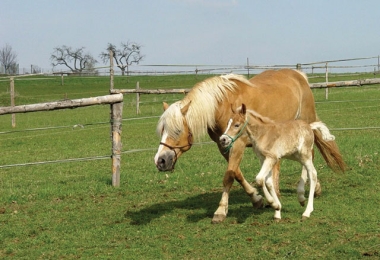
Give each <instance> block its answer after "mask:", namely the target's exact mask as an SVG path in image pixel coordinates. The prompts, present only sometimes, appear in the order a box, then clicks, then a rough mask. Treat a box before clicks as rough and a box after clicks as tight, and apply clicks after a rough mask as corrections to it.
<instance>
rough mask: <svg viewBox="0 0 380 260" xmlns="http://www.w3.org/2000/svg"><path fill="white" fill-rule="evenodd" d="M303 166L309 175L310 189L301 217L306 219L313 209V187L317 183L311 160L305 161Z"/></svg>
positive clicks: (315, 171)
mask: <svg viewBox="0 0 380 260" xmlns="http://www.w3.org/2000/svg"><path fill="white" fill-rule="evenodd" d="M305 167H306V169H307V173H308V175H309V181H310V191H309V198H308V202H307V207H306V210H305V212H304V213H303V214H302V219H306V218H308V217H310V214H311V212H313V210H314V192H315V187H316V184H317V170H316V169H315V167H314V165H313V161H312V160H311V159H310V160H308V161H306V163H305Z"/></svg>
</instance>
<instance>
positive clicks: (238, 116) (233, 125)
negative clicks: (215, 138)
mask: <svg viewBox="0 0 380 260" xmlns="http://www.w3.org/2000/svg"><path fill="white" fill-rule="evenodd" d="M232 112H233V114H232V117H231V118H230V120H229V122H228V125H227V129H226V130H225V131H224V133H223V135H221V136H220V138H219V142H220V145H221V146H222V147H225V148H226V153H227V152H228V151H229V150H230V148H231V146H232V145H233V143H234V142H235V141H236V140H237V139H238V138H239V137H240V136H241V135H242V134H243V132H244V130H245V128H246V126H247V124H248V117H247V108H246V106H245V104H242V105H241V108H240V109H238V111H234V110H232Z"/></svg>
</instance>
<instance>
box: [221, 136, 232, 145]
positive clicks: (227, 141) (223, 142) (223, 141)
mask: <svg viewBox="0 0 380 260" xmlns="http://www.w3.org/2000/svg"><path fill="white" fill-rule="evenodd" d="M231 141H232V139H231V137H229V136H228V135H222V136H221V137H219V143H220V145H221V146H222V147H227V146H229V145H230V144H231Z"/></svg>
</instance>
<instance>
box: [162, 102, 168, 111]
mask: <svg viewBox="0 0 380 260" xmlns="http://www.w3.org/2000/svg"><path fill="white" fill-rule="evenodd" d="M162 105H163V108H164V111H165V110H166V109H168V107H169V104H168V103H166V102H162Z"/></svg>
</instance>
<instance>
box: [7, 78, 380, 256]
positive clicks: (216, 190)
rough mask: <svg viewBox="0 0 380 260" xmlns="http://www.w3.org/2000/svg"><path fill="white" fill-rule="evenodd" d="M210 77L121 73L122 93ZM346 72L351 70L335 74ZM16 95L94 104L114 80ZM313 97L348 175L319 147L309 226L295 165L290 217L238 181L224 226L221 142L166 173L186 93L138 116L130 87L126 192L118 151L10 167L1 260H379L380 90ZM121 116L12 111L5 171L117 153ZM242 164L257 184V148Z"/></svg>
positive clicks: (101, 110) (48, 84) (285, 174)
mask: <svg viewBox="0 0 380 260" xmlns="http://www.w3.org/2000/svg"><path fill="white" fill-rule="evenodd" d="M209 76H210V75H198V76H195V75H184V76H138V77H137V76H136V77H135V76H133V77H129V78H126V77H124V78H123V77H116V78H115V88H135V85H136V82H137V81H139V82H140V88H146V89H164V88H167V89H172V88H191V87H192V86H193V85H194V84H195V83H196V82H198V81H201V80H203V79H204V78H207V77H209ZM360 77H361V78H365V77H373V75H372V76H371V75H364V76H360ZM32 79H33V80H32ZM334 79H335V80H334ZM344 79H350V78H349V77H335V78H334V77H331V78H330V79H329V81H338V80H344ZM352 79H357V78H352ZM320 80H323V79H320ZM310 81H311V82H313V80H310ZM15 89H16V105H21V104H32V103H39V102H49V101H56V100H61V99H66V98H68V99H76V98H85V97H90V96H101V95H106V94H108V92H109V78H107V77H93V78H92V77H67V78H65V84H64V86H61V79H60V77H34V78H33V77H32V78H22V79H20V80H16V81H15ZM313 93H314V96H315V99H316V102H317V103H316V107H317V112H318V115H319V117H320V118H321V119H322V120H323V121H324V122H325V123H326V124H327V125H328V126H329V128H330V129H332V133H333V134H334V135H335V136H336V138H337V143H338V145H339V147H340V149H341V152H342V154H343V156H344V158H345V160H346V162H347V164H348V166H349V168H350V169H349V170H348V171H347V172H346V173H333V172H332V171H331V170H329V169H328V168H327V167H326V165H325V163H324V162H323V160H322V159H321V157H320V155H319V153H316V160H315V166H316V169H317V171H318V177H319V179H320V181H321V184H322V189H323V193H322V196H321V197H319V198H317V199H316V200H315V201H314V212H313V213H312V215H311V218H310V219H309V220H307V221H304V222H301V221H300V220H301V214H302V212H303V210H304V209H303V208H301V207H300V206H299V203H298V201H297V194H296V183H297V181H298V178H299V175H300V166H299V165H298V164H297V163H295V162H290V161H284V162H283V163H282V175H281V193H282V197H281V202H282V205H283V210H282V217H283V219H282V221H281V222H280V223H275V222H274V221H273V210H272V209H271V208H265V209H253V208H252V205H251V203H250V201H249V198H248V196H247V195H246V194H245V193H244V191H243V189H242V188H241V187H240V186H239V185H238V184H237V183H236V182H235V184H234V186H233V188H232V191H231V196H230V204H229V214H228V217H227V219H226V220H225V222H223V223H221V224H218V225H212V224H211V219H212V216H213V213H214V211H215V210H216V208H217V207H218V203H219V200H220V198H221V191H222V178H223V175H224V171H225V169H226V162H225V161H224V159H222V157H221V156H220V154H219V152H218V151H217V148H216V145H215V144H213V143H210V142H209V141H210V140H209V138H208V137H205V138H204V141H205V143H202V144H197V145H194V146H193V147H192V148H191V150H190V151H189V152H187V153H185V154H184V155H183V156H182V157H181V158H180V160H179V162H178V163H177V165H176V170H175V171H174V172H168V173H161V172H158V171H157V169H156V168H155V166H154V163H153V157H154V155H155V153H156V149H157V147H158V142H159V138H158V137H157V135H156V133H155V127H156V124H157V121H158V116H159V115H160V114H161V112H162V101H168V102H169V103H172V102H174V101H176V100H178V99H181V98H182V97H183V95H182V94H162V95H142V96H141V102H142V103H141V106H140V110H141V114H140V115H136V107H135V105H136V94H129V95H125V97H124V111H123V118H124V120H123V133H122V142H123V155H122V165H121V185H120V187H119V188H115V187H112V186H111V159H109V158H102V159H99V160H91V161H75V162H59V163H44V164H39V165H25V166H17V167H16V166H14V167H1V168H0V230H1V232H0V258H2V259H8V258H9V259H12V258H16V259H19V258H21V259H76V258H82V259H94V258H100V259H222V258H224V259H267V258H272V259H283V258H291V259H378V258H379V257H380V249H379V248H380V218H379V216H378V213H379V212H380V211H379V209H378V208H377V206H378V201H379V200H380V188H379V184H380V174H379V170H380V166H379V165H380V155H379V153H380V144H379V140H380V129H371V128H369V127H380V109H379V108H380V102H379V101H380V88H379V86H378V85H377V86H376V85H375V86H363V87H349V88H335V89H330V90H329V99H328V100H325V90H324V89H314V90H313ZM9 105H10V97H9V82H7V81H3V79H1V80H0V106H9ZM109 113H110V111H109V106H108V105H103V106H92V107H86V108H77V109H71V110H70V109H69V110H57V111H47V112H37V113H27V114H17V115H16V123H17V126H16V128H14V129H13V128H12V127H11V116H10V115H3V116H1V118H0V166H4V165H12V164H27V163H34V162H46V161H59V160H65V159H71V158H88V157H95V156H104V157H107V156H109V155H110V154H111V140H110V125H109ZM74 125H83V126H84V127H83V128H82V127H73V126H74ZM366 127H367V128H366ZM36 128H43V129H40V130H37V129H36ZM347 128H366V129H360V130H358V129H356V130H349V129H347ZM241 168H242V171H243V172H244V173H245V176H246V178H247V179H248V180H250V181H253V180H254V177H255V176H256V174H257V172H258V171H259V163H258V160H257V159H256V158H255V157H254V155H253V152H252V151H251V150H250V149H247V151H246V154H245V157H244V159H243V162H242V165H241Z"/></svg>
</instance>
